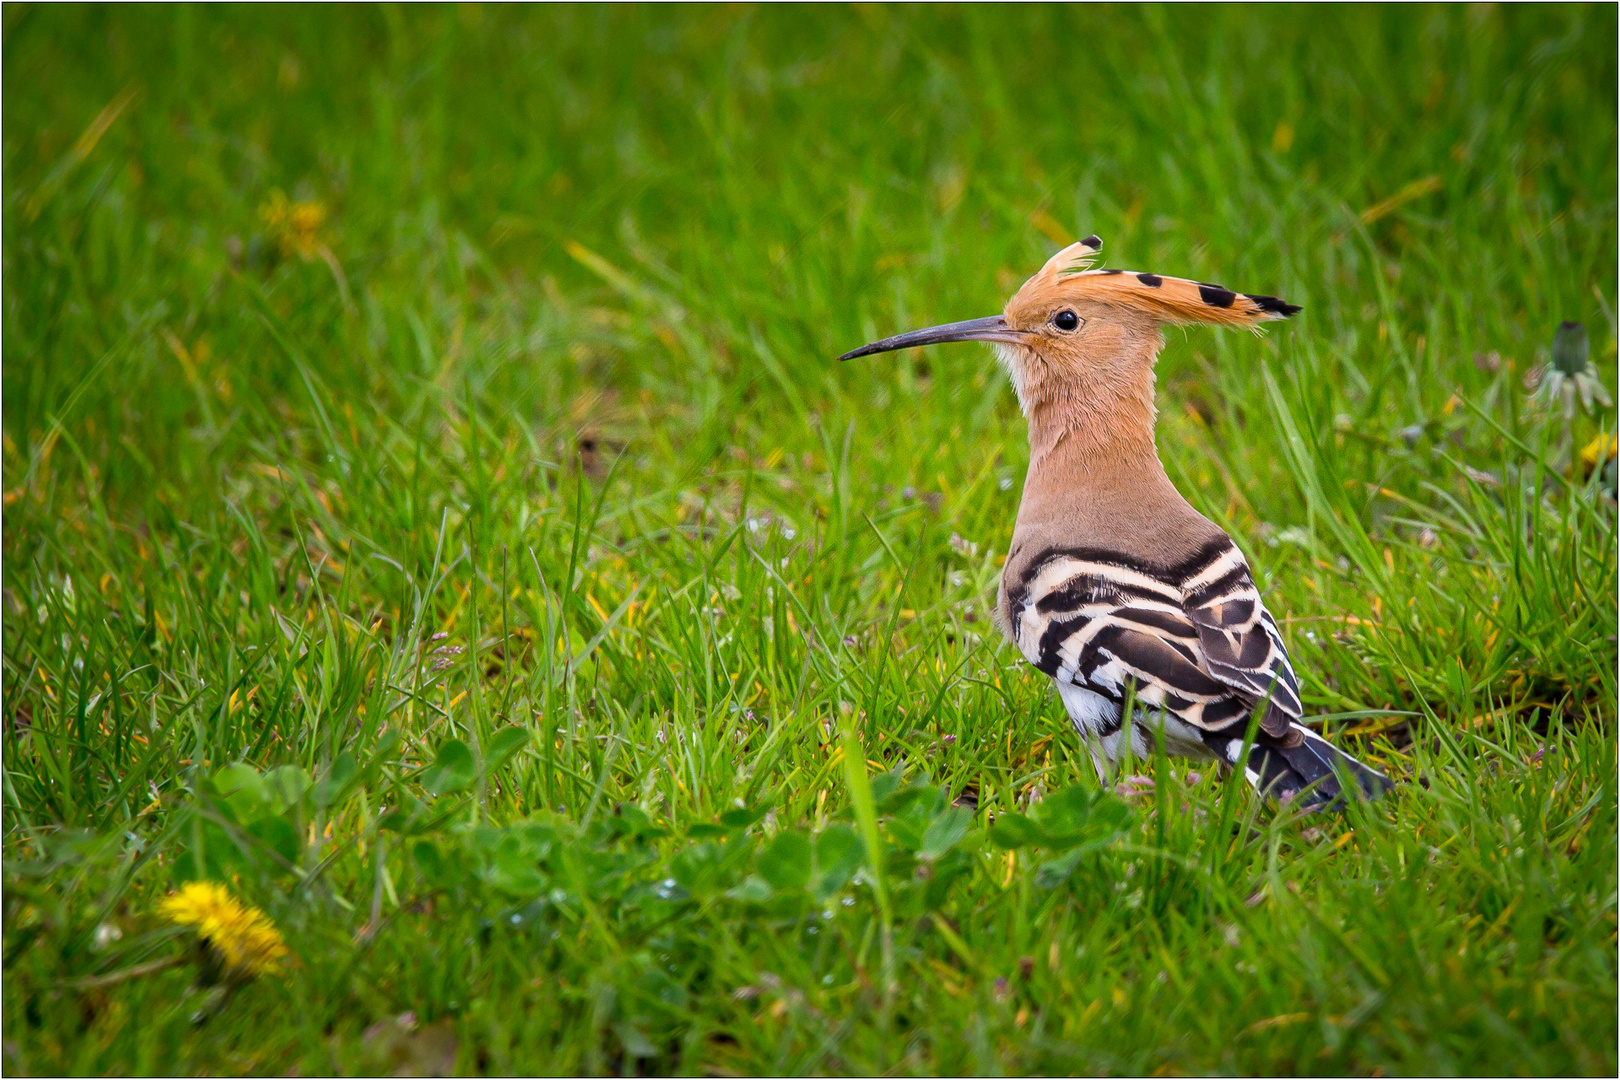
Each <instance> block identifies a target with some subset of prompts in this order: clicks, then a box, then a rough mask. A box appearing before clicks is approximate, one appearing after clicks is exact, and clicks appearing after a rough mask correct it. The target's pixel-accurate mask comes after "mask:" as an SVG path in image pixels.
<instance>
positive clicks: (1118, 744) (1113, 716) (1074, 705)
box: [1057, 682, 1215, 773]
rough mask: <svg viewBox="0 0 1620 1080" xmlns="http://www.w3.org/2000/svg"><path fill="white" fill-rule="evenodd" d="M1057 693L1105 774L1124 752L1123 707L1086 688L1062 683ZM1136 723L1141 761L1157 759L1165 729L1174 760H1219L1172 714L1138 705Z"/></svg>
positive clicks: (1134, 737) (1134, 749) (1135, 747)
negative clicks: (1109, 766)
mask: <svg viewBox="0 0 1620 1080" xmlns="http://www.w3.org/2000/svg"><path fill="white" fill-rule="evenodd" d="M1057 689H1058V696H1059V697H1061V698H1062V699H1063V705H1064V708H1066V709H1068V711H1069V719H1070V720H1072V721H1073V722H1074V729H1075V730H1076V731H1078V732H1079V733H1080V736H1081V738H1083V739H1085V741H1086V743H1087V745H1088V746H1089V748H1090V749H1091V756H1092V758H1093V759H1095V760H1096V763H1097V770H1098V772H1099V773H1101V772H1102V770H1103V762H1104V761H1106V762H1107V763H1108V764H1109V765H1112V764H1114V763H1115V762H1117V761H1118V760H1119V759H1120V756H1121V755H1122V753H1123V751H1124V747H1123V745H1122V743H1123V739H1122V738H1121V736H1123V735H1124V734H1125V732H1124V731H1122V730H1120V729H1119V706H1118V705H1115V704H1114V703H1113V702H1112V701H1110V700H1109V699H1108V698H1105V697H1103V696H1102V695H1101V694H1099V693H1096V692H1094V691H1092V690H1087V689H1086V688H1085V687H1083V686H1075V685H1073V684H1071V683H1061V682H1060V683H1057ZM1132 720H1133V723H1132V724H1131V731H1130V739H1131V742H1130V748H1131V753H1132V754H1134V755H1135V756H1136V757H1138V758H1143V759H1147V758H1151V757H1153V755H1154V753H1155V752H1156V751H1157V747H1156V745H1155V744H1156V743H1157V741H1158V733H1159V731H1160V730H1161V729H1162V730H1163V732H1164V751H1165V753H1167V754H1169V755H1170V756H1171V757H1187V758H1200V759H1203V758H1213V757H1214V756H1215V755H1214V753H1213V752H1212V751H1211V750H1210V749H1209V747H1208V746H1206V745H1205V744H1204V740H1203V739H1202V738H1201V737H1200V732H1199V730H1198V729H1197V728H1195V727H1193V726H1192V725H1191V724H1189V723H1187V722H1186V721H1184V720H1182V719H1180V718H1179V717H1177V716H1175V715H1173V714H1171V713H1166V712H1163V711H1159V710H1149V709H1145V708H1143V707H1141V706H1140V705H1138V706H1137V707H1136V708H1135V709H1134V710H1133V712H1132ZM1105 732H1107V734H1105Z"/></svg>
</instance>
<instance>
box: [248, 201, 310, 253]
mask: <svg viewBox="0 0 1620 1080" xmlns="http://www.w3.org/2000/svg"><path fill="white" fill-rule="evenodd" d="M259 218H260V220H262V221H263V222H264V226H265V229H266V230H268V231H269V233H270V236H271V239H273V240H275V242H276V246H277V247H279V248H280V249H281V253H282V254H283V255H300V256H302V257H304V258H306V259H307V258H309V257H310V256H312V255H314V254H315V253H316V252H318V251H319V250H320V248H321V226H323V225H325V224H326V207H325V206H322V205H321V204H320V203H318V202H290V201H288V199H287V196H286V195H284V194H283V193H282V192H281V191H280V190H279V189H278V190H275V191H272V192H271V193H270V201H269V202H267V203H265V204H264V205H263V206H261V207H259Z"/></svg>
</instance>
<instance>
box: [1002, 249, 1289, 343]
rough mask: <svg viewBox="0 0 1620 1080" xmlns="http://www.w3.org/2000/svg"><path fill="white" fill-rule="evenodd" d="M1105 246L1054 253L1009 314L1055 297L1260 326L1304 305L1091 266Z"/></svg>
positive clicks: (1165, 317)
mask: <svg viewBox="0 0 1620 1080" xmlns="http://www.w3.org/2000/svg"><path fill="white" fill-rule="evenodd" d="M1101 250H1102V241H1101V240H1100V239H1098V238H1097V237H1095V236H1088V237H1086V238H1085V239H1084V240H1081V241H1080V242H1079V243H1075V244H1070V245H1069V246H1068V247H1066V248H1064V249H1063V250H1062V251H1060V252H1058V253H1057V254H1056V255H1053V256H1052V257H1051V258H1050V259H1048V260H1047V261H1046V265H1045V266H1043V267H1041V269H1040V271H1039V272H1038V273H1037V274H1036V275H1035V276H1034V277H1032V278H1030V279H1029V280H1028V281H1027V282H1025V283H1024V287H1023V288H1021V289H1019V290H1018V295H1016V296H1014V297H1013V299H1012V302H1011V303H1009V304H1008V305H1007V308H1008V312H1009V313H1010V312H1011V311H1012V310H1013V309H1014V308H1015V307H1023V306H1024V305H1025V304H1029V303H1033V304H1035V305H1037V306H1040V307H1045V306H1048V305H1049V304H1050V303H1052V302H1054V301H1059V300H1072V301H1075V302H1079V303H1092V304H1101V305H1111V306H1113V307H1118V308H1124V309H1127V310H1130V311H1136V312H1140V313H1142V314H1144V315H1148V316H1150V317H1152V318H1153V319H1156V320H1158V321H1160V322H1167V323H1209V324H1212V325H1215V326H1241V327H1245V328H1248V329H1257V328H1258V326H1259V324H1260V323H1263V322H1270V321H1272V320H1274V319H1286V318H1288V317H1289V316H1291V315H1293V314H1294V313H1295V312H1297V311H1299V305H1297V304H1289V303H1285V302H1284V301H1282V300H1279V299H1277V298H1276V297H1275V296H1256V295H1253V294H1251V293H1240V292H1233V291H1232V290H1231V289H1228V288H1226V287H1224V286H1221V285H1210V284H1207V283H1204V282H1198V281H1189V280H1187V279H1186V278H1176V277H1165V276H1163V275H1162V274H1141V273H1137V272H1135V271H1131V270H1091V269H1088V268H1089V267H1090V266H1091V264H1092V262H1094V261H1095V260H1096V258H1097V253H1098V252H1100V251H1101Z"/></svg>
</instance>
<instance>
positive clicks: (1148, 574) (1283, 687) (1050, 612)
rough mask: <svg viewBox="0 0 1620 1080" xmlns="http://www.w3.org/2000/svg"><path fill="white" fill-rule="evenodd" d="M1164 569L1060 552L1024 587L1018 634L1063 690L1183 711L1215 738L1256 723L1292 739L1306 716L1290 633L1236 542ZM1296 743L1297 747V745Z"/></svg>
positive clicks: (1115, 558) (1015, 627) (1027, 652)
mask: <svg viewBox="0 0 1620 1080" xmlns="http://www.w3.org/2000/svg"><path fill="white" fill-rule="evenodd" d="M1222 539H1223V540H1224V541H1225V542H1224V543H1223V544H1219V545H1211V548H1210V549H1206V551H1205V552H1201V553H1200V558H1199V559H1197V560H1196V561H1195V562H1194V565H1192V566H1191V567H1186V568H1177V571H1176V572H1175V573H1173V574H1166V573H1163V572H1159V573H1154V572H1153V571H1152V569H1151V568H1148V567H1144V566H1142V565H1141V564H1139V563H1134V562H1133V561H1131V560H1129V559H1128V558H1127V557H1125V556H1120V555H1099V554H1098V553H1096V552H1091V551H1087V552H1083V553H1077V554H1075V555H1068V554H1065V553H1053V554H1051V555H1049V556H1048V557H1046V558H1044V559H1042V560H1040V561H1038V563H1037V564H1036V565H1034V566H1033V567H1032V569H1031V572H1030V573H1029V575H1028V576H1027V577H1026V578H1025V581H1024V583H1023V585H1022V587H1019V588H1017V589H1015V590H1012V591H1013V592H1015V593H1016V594H1017V596H1018V599H1019V601H1020V602H1019V604H1018V605H1017V606H1016V607H1015V608H1014V609H1013V613H1012V617H1013V618H1012V621H1013V630H1014V637H1015V640H1016V641H1017V643H1018V645H1019V647H1020V648H1021V649H1022V651H1023V652H1024V655H1025V657H1026V658H1027V659H1028V660H1029V661H1030V662H1031V663H1032V664H1034V665H1035V666H1036V667H1038V668H1040V669H1041V670H1042V671H1044V672H1046V673H1047V674H1048V675H1050V676H1052V677H1053V678H1054V679H1057V680H1058V681H1059V682H1062V683H1070V684H1073V685H1076V686H1082V687H1085V688H1086V689H1089V690H1092V691H1095V692H1096V693H1099V694H1102V695H1104V696H1106V697H1108V698H1110V699H1112V700H1113V701H1116V702H1122V701H1123V700H1124V699H1125V697H1126V696H1127V694H1129V693H1131V692H1132V691H1134V693H1135V696H1136V699H1137V700H1138V701H1139V702H1141V703H1142V704H1143V705H1146V706H1149V707H1152V708H1156V709H1164V710H1166V711H1168V712H1171V713H1174V714H1175V715H1176V716H1178V717H1180V718H1181V719H1182V720H1185V721H1186V722H1187V723H1189V724H1192V725H1193V726H1195V727H1198V728H1201V729H1203V730H1205V731H1209V732H1219V731H1225V730H1227V729H1229V728H1231V727H1232V726H1234V725H1236V724H1242V723H1246V722H1247V721H1248V717H1249V715H1250V714H1251V712H1252V711H1253V709H1254V707H1255V705H1256V704H1257V703H1258V702H1260V701H1262V700H1266V699H1267V698H1268V696H1269V706H1268V708H1267V710H1266V715H1265V716H1264V717H1263V718H1262V719H1261V729H1262V730H1263V731H1264V732H1266V733H1267V734H1268V735H1272V736H1275V737H1280V738H1283V739H1285V740H1288V736H1289V735H1290V734H1291V728H1292V725H1291V721H1292V720H1295V719H1298V717H1299V716H1300V714H1301V711H1302V710H1301V705H1300V699H1299V685H1298V681H1297V680H1296V679H1295V676H1294V671H1293V668H1292V666H1291V665H1290V664H1289V662H1288V653H1287V650H1286V649H1285V648H1284V646H1283V641H1282V635H1281V634H1280V633H1279V632H1278V630H1277V625H1276V623H1275V622H1274V621H1273V620H1272V618H1271V616H1270V614H1269V613H1268V612H1267V611H1266V610H1265V605H1264V604H1263V603H1262V601H1261V599H1260V594H1259V591H1258V590H1257V589H1256V588H1255V585H1254V580H1253V578H1252V577H1251V576H1250V574H1249V568H1248V565H1247V563H1246V562H1245V561H1244V559H1243V556H1242V553H1241V552H1239V551H1238V550H1237V548H1236V547H1235V546H1234V545H1232V543H1231V541H1230V540H1225V538H1222ZM1288 741H1290V742H1291V740H1288Z"/></svg>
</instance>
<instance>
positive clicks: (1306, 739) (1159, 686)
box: [844, 236, 1389, 805]
mask: <svg viewBox="0 0 1620 1080" xmlns="http://www.w3.org/2000/svg"><path fill="white" fill-rule="evenodd" d="M1101 247H1102V241H1101V240H1098V239H1097V238H1096V237H1095V236H1092V237H1087V238H1086V239H1085V240H1082V241H1080V242H1079V243H1077V244H1071V245H1069V246H1068V247H1066V248H1064V249H1063V250H1062V251H1059V252H1058V253H1057V254H1056V255H1054V256H1052V258H1051V259H1049V260H1048V261H1047V263H1046V265H1045V266H1043V267H1041V269H1040V270H1039V271H1037V272H1036V273H1035V275H1034V276H1032V277H1031V278H1030V279H1029V280H1028V281H1027V282H1025V283H1024V285H1023V287H1022V288H1020V289H1019V290H1018V292H1017V293H1016V294H1014V296H1013V297H1012V299H1011V300H1009V301H1008V303H1007V306H1006V308H1005V310H1004V311H1003V312H1002V314H1000V315H994V316H988V317H985V318H980V319H970V320H967V321H965V322H959V323H950V324H947V325H944V326H937V327H930V328H928V329H926V330H915V331H911V332H909V333H905V334H899V335H896V336H894V337H890V338H885V339H883V340H882V341H878V342H873V343H872V344H870V345H866V346H862V347H861V348H859V349H856V350H854V351H852V352H850V353H847V354H845V357H844V358H845V359H849V358H852V357H855V356H866V355H870V354H872V353H877V352H888V351H892V350H895V349H904V348H910V347H913V346H917V345H930V344H937V343H940V342H946V341H986V342H990V343H991V344H993V345H994V346H995V349H996V353H997V355H998V357H999V358H1000V360H1001V363H1002V366H1003V367H1005V368H1006V369H1007V373H1008V375H1009V376H1010V377H1011V379H1012V383H1013V386H1014V388H1015V389H1016V390H1017V392H1018V400H1019V404H1020V405H1021V406H1022V408H1023V411H1024V415H1025V417H1026V418H1027V419H1028V421H1029V449H1030V456H1029V472H1028V474H1027V476H1026V478H1025V482H1024V493H1023V498H1022V500H1021V502H1020V504H1019V507H1018V520H1017V522H1016V524H1015V525H1014V527H1013V537H1012V546H1011V549H1010V550H1009V551H1008V553H1007V559H1006V562H1005V564H1004V566H1003V569H1002V578H1001V588H1000V591H999V594H998V596H997V599H996V622H997V624H998V625H999V626H1000V628H1001V629H1002V631H1003V632H1004V633H1005V634H1006V635H1007V636H1008V638H1009V639H1011V641H1012V642H1013V644H1015V645H1016V646H1017V647H1018V649H1019V651H1020V652H1022V653H1023V654H1024V657H1025V658H1026V659H1027V660H1028V661H1029V662H1030V664H1031V665H1033V666H1034V667H1035V668H1037V669H1039V670H1040V671H1042V672H1044V673H1045V674H1046V675H1048V676H1050V677H1051V679H1052V681H1053V682H1054V683H1055V684H1056V686H1057V690H1058V693H1059V696H1060V697H1061V698H1062V700H1063V704H1064V706H1065V708H1066V709H1067V710H1068V712H1069V716H1070V718H1071V719H1072V720H1073V722H1074V725H1075V728H1076V730H1077V731H1078V732H1079V734H1080V735H1081V736H1082V737H1083V738H1084V739H1085V740H1086V742H1087V744H1088V745H1089V747H1090V749H1091V753H1092V756H1093V759H1094V760H1095V762H1096V765H1097V771H1098V774H1099V775H1100V776H1104V777H1106V776H1107V774H1108V773H1109V772H1110V770H1111V769H1112V768H1113V766H1114V764H1115V763H1116V762H1117V761H1118V760H1119V758H1120V756H1121V755H1122V754H1125V753H1127V752H1131V753H1135V754H1137V755H1149V754H1151V753H1152V752H1153V748H1154V746H1155V745H1156V743H1157V742H1158V741H1160V740H1162V742H1163V745H1164V747H1165V749H1166V751H1167V752H1169V753H1171V754H1174V755H1177V756H1183V757H1190V758H1195V759H1210V758H1214V759H1216V760H1219V761H1222V762H1224V763H1225V764H1227V765H1231V766H1239V767H1241V768H1242V769H1243V770H1244V774H1245V775H1246V776H1247V778H1248V779H1249V781H1250V782H1251V783H1253V784H1254V786H1255V787H1256V789H1258V790H1260V791H1263V792H1267V793H1269V794H1272V795H1274V796H1277V797H1279V798H1292V797H1294V796H1296V795H1303V796H1304V797H1305V798H1307V799H1308V800H1309V801H1310V802H1311V803H1312V804H1315V805H1324V804H1330V803H1334V802H1337V801H1339V800H1340V799H1341V798H1342V796H1343V795H1344V794H1345V793H1346V792H1347V791H1360V792H1364V793H1366V794H1376V793H1378V792H1380V791H1383V790H1384V789H1386V788H1387V787H1388V786H1389V781H1388V779H1387V778H1386V777H1384V776H1383V775H1382V774H1381V773H1378V772H1376V771H1374V770H1372V769H1369V768H1367V767H1366V766H1365V765H1363V764H1361V763H1360V762H1358V761H1356V760H1355V759H1353V758H1351V757H1349V756H1348V755H1346V754H1344V753H1343V752H1341V751H1339V750H1337V749H1335V748H1334V747H1333V746H1332V745H1331V744H1330V743H1328V742H1327V740H1325V739H1324V738H1322V736H1320V735H1319V734H1317V733H1316V732H1314V731H1312V730H1310V728H1309V727H1307V726H1306V723H1305V706H1304V703H1303V700H1302V698H1301V695H1300V688H1299V683H1298V680H1297V679H1296V677H1295V674H1294V670H1293V667H1292V665H1291V663H1290V662H1289V659H1288V653H1287V648H1286V646H1285V643H1284V641H1283V637H1282V633H1281V631H1280V629H1279V628H1278V625H1277V623H1276V620H1274V619H1273V618H1272V616H1271V614H1270V613H1269V612H1268V611H1267V610H1266V608H1265V604H1264V602H1263V600H1262V597H1261V595H1260V591H1259V589H1258V588H1257V587H1256V586H1255V583H1254V580H1253V577H1252V575H1251V574H1250V572H1249V567H1248V563H1247V561H1246V560H1245V559H1244V557H1243V553H1242V552H1241V551H1240V550H1239V549H1238V548H1237V546H1236V545H1234V544H1233V543H1232V541H1231V539H1230V538H1229V537H1228V536H1227V535H1226V534H1225V533H1224V532H1222V531H1221V529H1220V528H1219V527H1218V526H1216V525H1215V524H1214V523H1213V522H1211V521H1209V520H1208V519H1207V518H1205V517H1204V516H1203V515H1202V514H1200V513H1198V511H1197V510H1196V509H1194V508H1193V506H1192V505H1191V504H1189V503H1188V502H1187V500H1186V499H1185V498H1183V497H1182V495H1181V493H1180V492H1179V491H1177V490H1176V488H1175V485H1174V484H1172V483H1171V482H1170V478H1169V476H1167V475H1166V473H1165V470H1164V466H1163V465H1162V464H1161V463H1160V461H1159V455H1158V450H1157V447H1156V446H1155V443H1154V437H1153V425H1154V418H1155V412H1154V407H1153V383H1154V380H1153V366H1154V363H1155V362H1156V361H1157V360H1158V355H1159V350H1160V349H1161V348H1162V347H1163V345H1164V337H1163V333H1162V329H1161V328H1162V327H1163V326H1164V325H1165V324H1167V323H1171V324H1186V323H1207V324H1211V325H1215V326H1226V327H1234V328H1236V327H1241V328H1243V329H1250V330H1257V329H1258V327H1259V324H1260V323H1263V322H1268V321H1270V320H1273V319H1285V318H1288V317H1289V316H1291V315H1293V314H1294V313H1295V312H1297V311H1299V310H1300V309H1299V308H1298V307H1297V306H1295V305H1293V304H1287V303H1284V302H1283V301H1281V300H1279V299H1277V298H1276V297H1273V296H1261V295H1254V294H1249V293H1238V292H1233V291H1232V290H1230V289H1226V288H1222V287H1221V286H1218V285H1210V284H1207V283H1201V282H1196V281H1188V280H1186V279H1183V278H1173V277H1164V276H1162V275H1158V274H1141V273H1130V272H1126V271H1118V270H1093V269H1090V266H1091V263H1092V262H1093V260H1094V259H1095V258H1096V256H1097V253H1098V251H1099V250H1100V249H1101ZM1251 720H1252V721H1253V725H1254V726H1253V727H1252V728H1251ZM1251 730H1252V733H1253V735H1252V737H1253V742H1252V744H1251V743H1250V742H1249V741H1248V737H1249V733H1250V732H1251ZM1352 778H1353V780H1352ZM1344 780H1352V782H1351V783H1349V784H1344V783H1342V781H1344Z"/></svg>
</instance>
